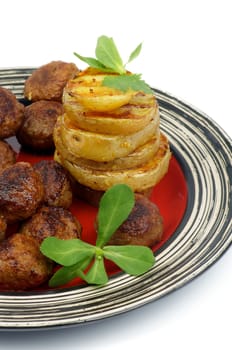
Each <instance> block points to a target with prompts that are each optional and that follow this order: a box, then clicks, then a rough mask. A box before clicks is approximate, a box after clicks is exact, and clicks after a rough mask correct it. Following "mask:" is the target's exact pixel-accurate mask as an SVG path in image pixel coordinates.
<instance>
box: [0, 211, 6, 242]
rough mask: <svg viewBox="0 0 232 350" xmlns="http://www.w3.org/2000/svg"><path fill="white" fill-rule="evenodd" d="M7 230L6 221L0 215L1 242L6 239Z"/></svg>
mask: <svg viewBox="0 0 232 350" xmlns="http://www.w3.org/2000/svg"><path fill="white" fill-rule="evenodd" d="M6 229H7V223H6V219H5V218H4V216H3V215H1V214H0V242H1V241H2V240H3V239H4V238H5V233H6Z"/></svg>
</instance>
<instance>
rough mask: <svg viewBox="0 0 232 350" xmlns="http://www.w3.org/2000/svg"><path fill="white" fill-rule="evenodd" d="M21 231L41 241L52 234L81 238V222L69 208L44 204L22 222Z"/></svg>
mask: <svg viewBox="0 0 232 350" xmlns="http://www.w3.org/2000/svg"><path fill="white" fill-rule="evenodd" d="M20 232H21V233H23V234H25V235H28V236H31V237H33V238H34V239H36V240H37V241H38V242H39V243H42V241H43V240H44V239H45V238H46V237H51V236H55V237H58V238H60V239H73V238H80V236H81V224H80V223H79V221H78V220H77V219H76V218H75V217H74V216H73V215H72V213H71V212H70V211H69V210H67V209H64V208H61V207H46V206H43V207H41V208H40V209H39V210H38V211H37V213H35V214H34V215H33V216H32V217H31V218H30V219H28V220H27V221H26V222H24V223H23V224H22V227H21V229H20Z"/></svg>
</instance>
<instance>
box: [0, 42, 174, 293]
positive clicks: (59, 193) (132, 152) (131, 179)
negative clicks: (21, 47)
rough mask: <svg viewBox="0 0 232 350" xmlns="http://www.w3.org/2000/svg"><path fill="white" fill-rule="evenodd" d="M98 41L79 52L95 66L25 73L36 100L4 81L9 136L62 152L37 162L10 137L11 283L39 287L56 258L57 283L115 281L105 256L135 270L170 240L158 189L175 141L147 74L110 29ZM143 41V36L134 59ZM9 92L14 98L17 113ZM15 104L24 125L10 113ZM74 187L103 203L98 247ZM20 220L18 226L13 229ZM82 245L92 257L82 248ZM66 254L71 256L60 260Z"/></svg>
mask: <svg viewBox="0 0 232 350" xmlns="http://www.w3.org/2000/svg"><path fill="white" fill-rule="evenodd" d="M100 41H101V43H100ZM106 43H107V44H106ZM98 45H99V47H98V46H97V48H96V59H91V58H84V57H83V56H80V55H77V54H76V55H77V56H78V57H79V58H81V59H82V60H84V61H86V62H87V63H89V64H90V66H91V65H93V66H91V67H88V68H87V69H85V70H83V71H82V72H80V71H79V69H78V68H77V67H76V65H74V64H72V63H65V62H62V61H52V62H50V63H48V64H46V65H44V66H42V67H40V68H39V69H37V70H35V71H34V72H33V73H32V75H31V76H30V77H29V78H28V79H27V80H26V82H25V89H24V96H25V98H26V99H27V100H28V101H26V104H27V107H24V106H22V105H21V104H20V103H18V102H17V100H16V101H15V99H14V96H13V97H12V96H9V93H8V91H7V90H5V89H3V91H2V92H1V90H0V108H2V110H0V126H1V117H2V116H5V114H6V117H7V118H8V119H6V118H5V119H4V118H3V121H4V123H5V124H4V123H3V124H2V125H3V128H2V129H3V131H4V130H5V131H4V132H3V133H2V135H1V131H0V139H1V138H5V137H8V136H11V135H15V136H16V138H17V140H18V141H19V143H20V144H21V145H22V146H23V152H22V154H24V152H27V151H28V150H29V151H31V150H32V151H36V152H35V153H34V156H36V155H38V151H39V152H40V154H39V155H40V157H41V155H42V153H41V151H42V152H44V151H45V152H47V151H51V150H52V151H54V159H53V160H52V159H50V156H49V155H48V154H46V160H45V159H44V160H41V161H39V162H37V163H34V161H33V162H32V163H34V164H33V165H31V164H30V163H28V162H23V161H17V160H16V153H15V151H14V150H13V149H12V150H11V148H10V147H8V144H7V142H6V141H5V140H2V141H0V151H1V150H2V158H3V159H2V161H1V155H0V289H2V290H12V291H13V290H28V289H31V288H37V287H39V286H40V285H41V284H43V283H45V282H47V281H48V279H49V277H51V275H52V274H53V272H54V266H55V267H57V265H54V263H52V261H51V260H54V261H55V262H56V264H57V263H59V264H61V266H62V265H63V266H64V267H65V268H64V269H62V268H61V269H58V271H56V272H55V275H54V276H53V277H52V281H53V282H52V283H51V284H50V282H49V285H50V286H57V285H60V282H61V281H62V280H63V281H64V282H65V281H66V282H67V281H68V279H72V278H74V277H77V276H79V277H81V278H82V279H83V280H85V281H86V282H87V283H90V284H104V283H106V282H107V280H108V276H107V272H106V271H105V270H104V271H103V270H102V269H105V268H104V258H106V259H108V260H112V261H113V262H114V263H115V264H116V265H118V266H119V267H120V268H121V269H122V270H124V271H125V272H127V273H129V274H131V275H139V274H141V273H144V272H146V271H147V270H148V269H149V268H150V267H151V266H152V265H153V264H154V256H153V252H152V250H151V249H149V248H148V247H152V246H153V245H154V244H155V243H156V242H159V241H160V240H161V238H162V235H163V229H164V225H163V218H162V216H161V214H160V211H159V209H158V207H157V206H156V205H155V204H154V203H152V202H151V201H150V200H149V199H148V197H149V195H150V193H151V191H152V189H153V187H154V186H155V185H156V184H157V183H158V182H159V181H160V180H161V179H162V178H163V177H164V176H165V174H166V173H167V171H168V167H169V161H170V158H171V152H170V147H169V141H168V138H167V137H166V136H165V135H164V133H163V131H161V130H160V114H159V106H158V102H157V99H156V97H155V96H154V93H153V91H152V90H151V89H150V88H149V86H148V85H147V84H146V83H145V82H144V81H143V80H142V79H141V76H140V75H139V74H133V73H131V72H129V71H127V70H126V69H125V65H123V64H122V62H120V59H119V58H120V57H119V55H118V54H115V53H117V49H116V48H115V46H114V43H113V41H112V38H107V37H104V36H102V37H100V38H99V40H98ZM102 49H103V50H102ZM106 49H107V50H106ZM140 49H141V45H139V46H138V47H137V48H136V50H135V51H134V52H133V53H132V54H131V56H130V58H129V60H128V62H130V61H131V60H132V59H133V58H135V57H136V56H137V55H138V53H139V51H140ZM102 52H107V55H106V56H105V54H102ZM115 61H118V62H115ZM109 62H110V63H109ZM108 63H109V65H108ZM4 98H5V100H6V99H8V101H9V103H8V106H10V107H9V108H8V109H9V111H8V110H7V113H5V111H6V109H5V110H4V108H5V107H4V103H2V102H1V99H2V101H4ZM61 102H62V103H61ZM28 103H30V104H29V105H28ZM10 110H11V111H12V110H13V111H14V116H15V117H14V119H17V126H15V125H14V127H13V124H14V123H13V122H12V121H11V119H10V118H9V116H11V113H10ZM8 112H9V113H8ZM22 116H23V117H22ZM16 117H17V118H16ZM20 118H21V119H20ZM6 130H7V132H6ZM5 135H6V136H5ZM54 147H55V150H54ZM0 153H1V152H0ZM47 156H48V157H47ZM20 157H21V155H19V159H21V158H20ZM48 159H50V160H48ZM16 161H17V162H16ZM15 162H16V163H15ZM14 163H15V164H14ZM1 167H2V168H1ZM118 193H119V197H117V196H118ZM73 194H75V195H77V197H78V198H80V199H84V200H85V201H87V202H88V203H90V204H92V205H94V206H99V205H100V207H99V213H98V216H97V220H96V226H97V230H96V246H94V245H92V244H90V243H86V242H84V241H81V236H82V225H81V223H80V222H79V221H78V219H77V218H76V217H75V216H74V215H73V214H72V213H73V212H74V211H73V210H72V209H73V207H71V209H70V210H71V211H70V210H68V209H69V208H70V206H71V204H72V199H73ZM134 200H135V201H134ZM99 203H100V204H99ZM104 211H105V214H104ZM128 215H129V216H128ZM109 216H110V218H111V220H110V223H108V220H109ZM98 219H99V220H98ZM112 220H113V221H112ZM12 224H17V225H12ZM108 224H109V226H108ZM115 225H116V226H115ZM14 226H16V227H17V228H16V230H17V231H16V233H12V231H11V229H12V227H13V228H14ZM8 228H9V230H8ZM14 232H15V231H14ZM89 238H91V239H92V237H89ZM64 240H71V241H70V242H68V243H67V242H66V243H67V244H66V243H64ZM87 240H88V238H87ZM63 243H64V245H63ZM46 244H47V246H46ZM56 244H57V246H56ZM72 244H73V245H74V246H72ZM71 246H72V249H74V251H75V249H77V252H76V253H77V255H75V254H74V255H75V256H74V255H73V251H72V252H71V261H74V265H72V264H71V265H70V260H69V259H68V260H66V258H65V256H66V254H70V251H69V250H70V247H71ZM138 246H143V247H138ZM145 246H146V247H145ZM46 247H47V248H46ZM59 247H61V250H59V249H60V248H59ZM75 247H76V248H75ZM67 248H68V251H67V252H65V249H67ZM140 248H141V249H140ZM43 249H45V250H43ZM46 249H48V251H47V253H48V255H46ZM54 249H55V255H54V254H53V253H54ZM63 249H64V250H63ZM79 249H81V254H83V256H82V255H81V256H78V254H79V253H80V250H79ZM41 252H43V253H44V254H45V255H42V254H41ZM57 254H58V255H59V254H61V260H59V259H58V260H56V256H58V255H57ZM118 254H119V255H118ZM72 255H73V256H72ZM54 256H55V259H53V257H54ZM132 256H133V259H132V261H131V262H130V263H129V260H131V257H132ZM63 257H64V260H63ZM83 257H85V258H83ZM48 258H49V259H48ZM73 259H74V260H73ZM128 259H129V260H128ZM136 259H137V260H136ZM100 260H101V261H100ZM125 260H126V262H125ZM62 261H64V264H63V262H62ZM134 261H136V267H135V266H134V265H135V264H134ZM66 264H68V265H67V266H66ZM99 264H101V266H100V265H99ZM102 264H103V265H102ZM69 268H70V269H69ZM86 268H89V269H88V272H87V274H86V275H85V273H84V271H85V269H86ZM99 268H100V270H99ZM95 269H96V270H95ZM67 271H69V273H68V275H67ZM99 271H100V275H99V276H98V273H99ZM95 272H96V273H97V278H96V273H95ZM66 275H67V276H66ZM98 277H100V278H98ZM66 282H65V283H66ZM57 283H58V284H57Z"/></svg>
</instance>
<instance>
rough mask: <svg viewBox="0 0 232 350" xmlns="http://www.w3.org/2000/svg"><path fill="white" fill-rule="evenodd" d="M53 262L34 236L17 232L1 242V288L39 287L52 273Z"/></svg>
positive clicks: (11, 289)
mask: <svg viewBox="0 0 232 350" xmlns="http://www.w3.org/2000/svg"><path fill="white" fill-rule="evenodd" d="M52 266H53V265H52V263H51V262H50V260H49V259H47V258H46V257H45V256H44V255H43V254H42V253H41V252H40V250H39V245H38V243H37V242H36V240H35V239H33V237H30V236H28V235H23V234H21V233H15V234H13V235H11V236H10V237H8V238H7V239H5V240H4V241H2V242H1V243H0V289H1V290H10V291H13V290H17V291H19V290H26V289H31V288H35V287H38V286H39V285H41V284H43V283H44V282H46V281H47V280H48V278H49V277H50V276H51V274H52Z"/></svg>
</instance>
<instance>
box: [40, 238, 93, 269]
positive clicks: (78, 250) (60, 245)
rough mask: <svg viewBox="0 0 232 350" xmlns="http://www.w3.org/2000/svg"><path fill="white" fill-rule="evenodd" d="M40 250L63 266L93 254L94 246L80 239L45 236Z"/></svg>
mask: <svg viewBox="0 0 232 350" xmlns="http://www.w3.org/2000/svg"><path fill="white" fill-rule="evenodd" d="M40 250H41V252H42V253H43V254H44V255H45V256H47V257H48V258H50V259H52V260H54V261H55V262H56V263H58V264H60V265H64V266H71V265H73V264H76V263H78V262H79V261H82V260H83V259H84V258H88V257H93V256H94V254H95V247H94V246H92V245H90V244H88V243H85V242H83V241H81V240H80V239H67V240H63V239H59V238H57V237H47V238H45V239H44V241H43V242H42V244H41V246H40Z"/></svg>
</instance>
